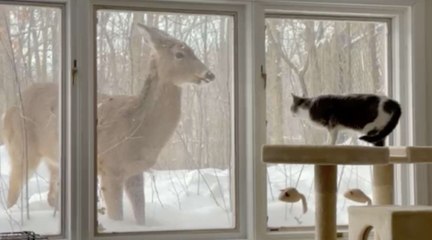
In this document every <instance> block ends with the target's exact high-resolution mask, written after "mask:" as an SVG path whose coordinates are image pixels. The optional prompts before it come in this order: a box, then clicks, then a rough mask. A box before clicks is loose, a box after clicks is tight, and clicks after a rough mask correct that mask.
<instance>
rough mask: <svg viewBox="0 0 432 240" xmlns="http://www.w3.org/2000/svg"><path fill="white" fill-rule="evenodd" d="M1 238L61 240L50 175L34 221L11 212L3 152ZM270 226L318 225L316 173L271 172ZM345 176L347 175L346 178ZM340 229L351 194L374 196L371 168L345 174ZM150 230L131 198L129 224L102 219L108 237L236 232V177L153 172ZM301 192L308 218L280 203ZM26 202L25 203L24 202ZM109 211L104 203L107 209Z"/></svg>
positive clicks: (39, 182) (37, 198)
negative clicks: (139, 220)
mask: <svg viewBox="0 0 432 240" xmlns="http://www.w3.org/2000/svg"><path fill="white" fill-rule="evenodd" d="M0 157H1V159H0V174H1V175H0V232H9V231H20V230H32V231H35V232H37V233H40V234H56V233H59V230H60V216H59V213H57V214H56V215H55V216H54V210H53V209H52V208H51V207H49V206H48V204H47V202H46V195H47V191H48V183H47V176H48V173H47V171H46V169H45V167H44V166H41V167H40V168H39V169H38V172H37V173H36V174H34V175H33V176H32V178H31V179H30V181H29V196H30V200H29V204H30V205H29V206H30V219H29V220H28V219H27V218H26V215H25V211H21V209H22V208H21V204H20V203H19V204H17V205H15V206H14V207H12V208H11V209H8V210H6V207H5V199H6V195H7V189H8V176H9V164H8V160H7V154H6V152H5V149H4V147H3V146H0ZM268 173H269V179H268V180H269V181H268V187H269V191H268V193H267V199H268V202H269V203H268V216H269V219H268V225H269V226H272V227H278V226H292V227H298V226H310V225H313V223H314V208H315V206H314V196H313V184H312V183H313V181H312V180H313V178H312V177H313V168H312V167H311V166H304V167H303V166H302V165H272V166H270V167H268ZM341 173H343V174H342V175H341ZM339 176H342V177H341V178H340V177H339V179H338V181H339V186H340V187H339V189H340V191H339V194H338V223H339V224H346V223H347V214H346V207H347V206H348V205H351V204H352V202H350V201H347V200H346V199H344V198H343V196H342V194H343V192H344V191H345V190H346V189H348V188H361V189H363V190H364V191H365V192H366V194H368V195H370V180H369V179H370V169H369V167H360V168H354V167H351V166H346V167H345V168H344V169H343V171H342V169H341V168H339ZM145 178H146V185H145V192H146V226H137V225H136V224H135V221H134V219H133V214H132V210H131V208H130V205H129V202H128V200H127V198H126V197H124V198H125V201H124V203H125V219H124V221H112V220H110V219H108V218H107V216H106V215H103V214H98V221H99V222H100V224H101V225H102V227H103V228H104V231H103V232H122V231H154V230H175V229H220V228H232V227H234V226H233V222H235V219H234V216H233V213H232V212H233V211H232V209H231V199H230V194H229V193H230V182H229V179H230V176H229V172H228V170H220V169H200V170H190V171H186V170H176V171H152V172H150V173H146V174H145ZM286 186H296V187H297V189H298V190H299V191H300V192H301V193H303V194H304V195H305V196H306V197H307V200H308V207H309V211H308V212H307V213H306V214H303V213H302V206H301V203H300V202H299V203H294V204H286V203H283V202H280V201H278V200H277V196H278V194H279V189H282V188H284V187H286ZM19 202H20V201H19ZM99 207H103V199H102V202H101V206H99Z"/></svg>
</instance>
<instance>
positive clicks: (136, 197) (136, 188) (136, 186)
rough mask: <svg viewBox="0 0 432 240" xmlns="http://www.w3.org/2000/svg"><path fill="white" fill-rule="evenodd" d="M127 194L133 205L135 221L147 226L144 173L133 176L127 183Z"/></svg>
mask: <svg viewBox="0 0 432 240" xmlns="http://www.w3.org/2000/svg"><path fill="white" fill-rule="evenodd" d="M125 190H126V194H127V195H128V197H129V200H130V202H131V204H132V209H133V212H134V216H135V220H136V222H137V223H138V224H140V225H144V224H145V197H144V176H143V174H142V173H139V174H137V175H134V176H131V177H129V178H128V179H127V180H126V183H125Z"/></svg>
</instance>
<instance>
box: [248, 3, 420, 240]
mask: <svg viewBox="0 0 432 240" xmlns="http://www.w3.org/2000/svg"><path fill="white" fill-rule="evenodd" d="M424 9H425V1H424V0H413V1H398V0H380V1H367V0H357V1H353V0H321V1H320V0H304V1H291V0H285V1H283V0H282V1H272V0H262V1H258V2H257V3H256V6H255V18H254V19H255V22H254V24H255V28H254V30H255V49H256V52H255V56H256V57H255V61H256V62H255V65H254V67H255V69H256V70H255V85H254V87H255V89H254V96H255V97H254V100H255V102H254V106H255V108H254V119H255V123H254V127H255V129H254V130H255V134H254V136H255V139H254V140H255V143H254V144H255V145H254V146H255V149H254V159H255V163H256V165H255V177H256V178H255V182H254V183H255V187H254V189H255V191H256V192H255V198H254V200H255V207H256V212H255V223H256V236H257V239H266V240H278V239H312V238H313V233H311V232H296V233H289V232H285V233H284V232H268V231H267V229H266V228H267V224H266V218H267V197H266V196H267V193H266V191H267V190H266V187H267V184H266V179H267V178H266V171H265V168H266V166H265V164H263V163H262V161H261V146H262V144H264V143H265V139H266V130H265V115H266V114H265V89H264V85H263V80H262V78H261V72H260V71H258V70H259V69H261V67H262V66H264V69H265V52H264V48H263V46H264V19H265V14H266V13H267V12H270V13H278V12H280V13H290V14H306V15H320V16H322V15H329V16H345V17H347V16H354V17H355V16H361V17H371V18H373V17H385V18H390V19H391V26H392V31H391V36H389V37H391V38H392V53H391V56H392V60H393V62H392V64H391V70H392V72H391V73H389V75H390V76H392V86H393V87H392V90H393V93H392V95H393V96H394V97H395V98H396V99H400V100H401V105H402V108H403V109H404V111H405V114H404V115H403V117H402V119H401V123H400V125H401V127H400V128H399V129H398V130H397V131H396V132H395V139H396V141H395V144H396V145H425V144H426V143H427V142H426V132H425V131H424V130H425V129H426V126H427V125H426V114H427V111H426V110H427V109H426V92H425V87H426V65H425V60H426V59H425V53H424V49H425V46H426V43H425V33H424V29H425V10H424ZM389 60H391V59H389ZM412 116H416V118H413V117H412ZM396 169H397V171H396V178H397V181H395V184H396V186H395V187H396V194H395V195H396V202H397V203H401V204H418V203H424V202H425V199H426V197H425V195H426V196H427V193H428V191H427V184H425V183H424V182H426V181H425V179H427V178H426V177H427V176H426V171H425V169H424V168H421V167H418V166H414V165H402V166H399V167H397V168H396ZM399 190H400V191H399Z"/></svg>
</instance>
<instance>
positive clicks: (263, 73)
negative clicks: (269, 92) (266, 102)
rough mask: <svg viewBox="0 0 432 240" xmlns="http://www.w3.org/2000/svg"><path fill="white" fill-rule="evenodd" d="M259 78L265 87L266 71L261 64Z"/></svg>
mask: <svg viewBox="0 0 432 240" xmlns="http://www.w3.org/2000/svg"><path fill="white" fill-rule="evenodd" d="M261 78H262V79H263V82H264V89H265V88H266V85H267V73H266V71H265V69H264V66H263V65H261Z"/></svg>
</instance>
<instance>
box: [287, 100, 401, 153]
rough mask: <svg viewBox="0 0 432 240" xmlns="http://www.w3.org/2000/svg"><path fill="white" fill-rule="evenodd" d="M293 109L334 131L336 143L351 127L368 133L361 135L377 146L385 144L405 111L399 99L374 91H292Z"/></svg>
mask: <svg viewBox="0 0 432 240" xmlns="http://www.w3.org/2000/svg"><path fill="white" fill-rule="evenodd" d="M292 97H293V103H292V105H291V112H292V113H293V114H294V115H296V116H299V117H303V118H306V119H308V120H310V121H312V122H313V123H316V124H318V125H319V126H321V127H325V128H326V129H327V130H328V131H329V133H330V140H331V144H332V145H334V144H336V139H337V135H338V131H339V130H341V129H351V130H355V131H357V132H361V133H363V134H365V135H364V136H361V137H360V139H361V140H363V141H366V142H369V143H372V144H374V145H375V146H384V142H385V138H386V137H387V136H388V135H389V134H390V133H391V132H392V131H393V129H394V128H395V127H396V125H397V124H398V122H399V118H400V116H401V114H402V111H401V107H400V105H399V103H398V102H396V101H395V100H392V99H390V98H388V97H386V96H379V95H374V94H349V95H321V96H317V97H313V98H306V97H298V96H296V95H294V94H292Z"/></svg>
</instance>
